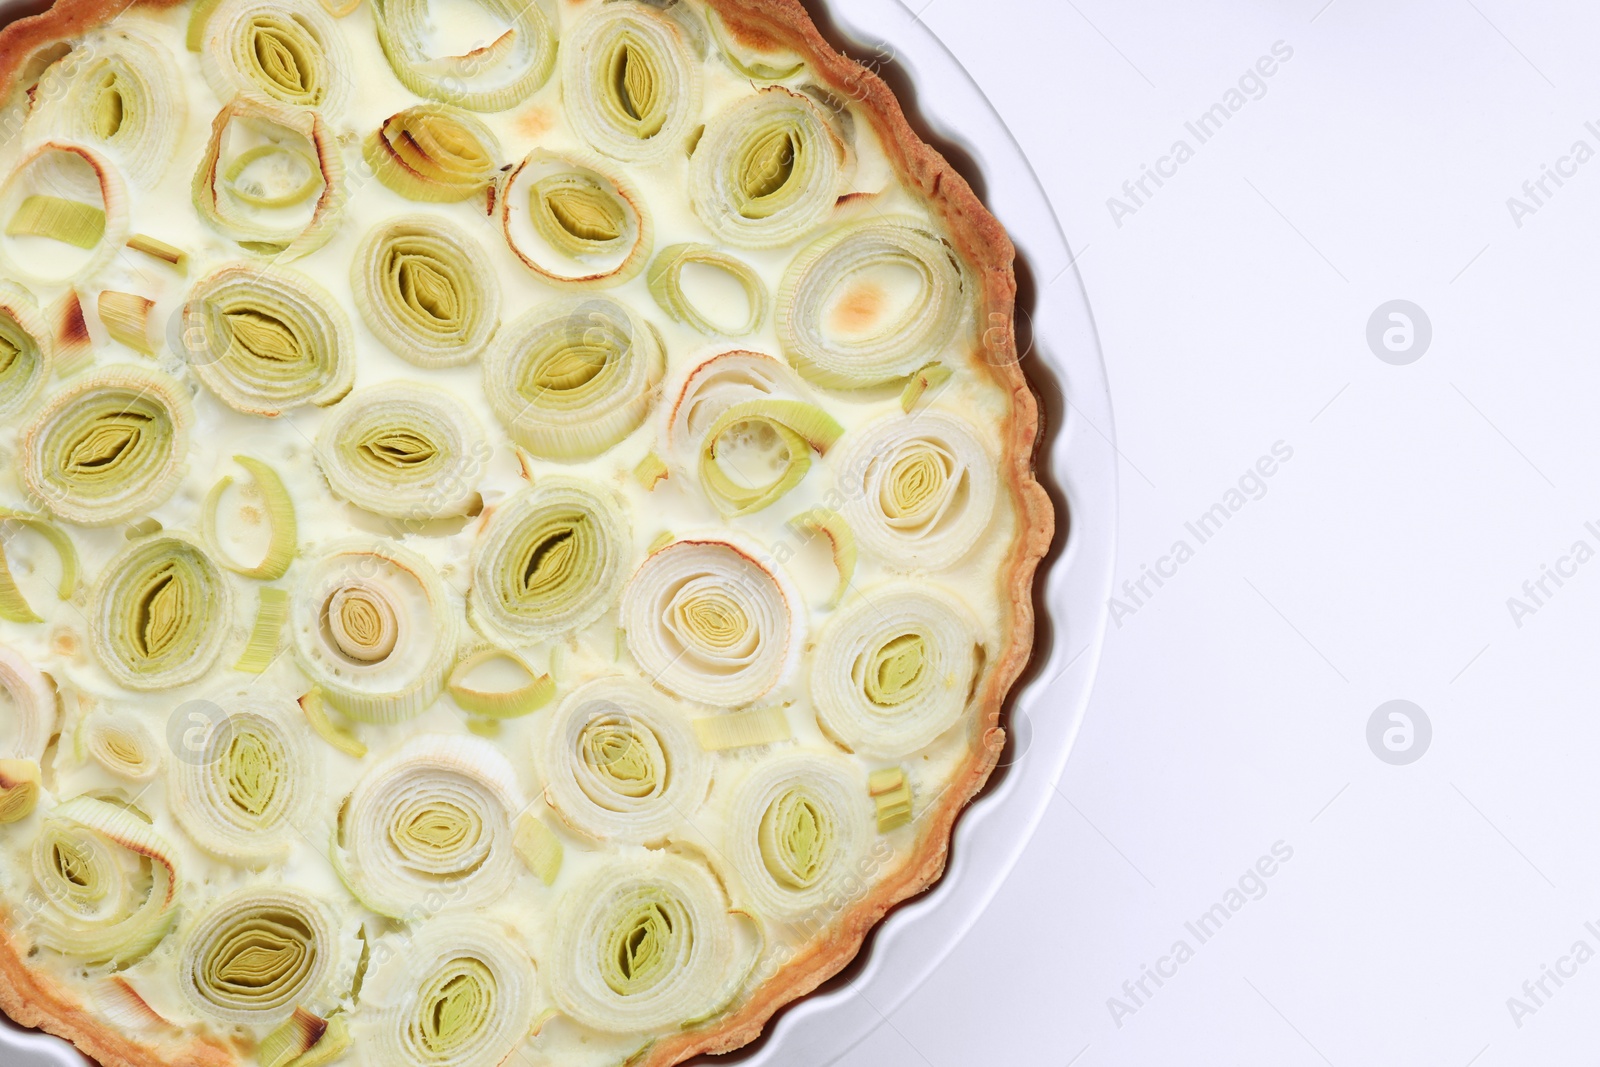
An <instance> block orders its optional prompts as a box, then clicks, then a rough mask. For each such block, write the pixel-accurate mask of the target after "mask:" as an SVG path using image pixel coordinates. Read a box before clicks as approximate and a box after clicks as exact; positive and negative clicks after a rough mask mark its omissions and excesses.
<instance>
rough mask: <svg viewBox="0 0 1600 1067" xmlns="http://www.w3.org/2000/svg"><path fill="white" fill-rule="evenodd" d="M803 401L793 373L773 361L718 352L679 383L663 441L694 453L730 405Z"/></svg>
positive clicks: (802, 390) (753, 354)
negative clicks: (665, 438) (755, 401)
mask: <svg viewBox="0 0 1600 1067" xmlns="http://www.w3.org/2000/svg"><path fill="white" fill-rule="evenodd" d="M808 396H809V394H808V393H807V391H806V389H805V387H804V386H803V385H802V384H801V383H800V380H799V379H798V378H796V377H795V373H794V371H792V370H790V369H789V367H788V366H787V365H786V364H784V363H782V362H780V361H779V360H776V359H773V358H772V357H771V356H766V355H762V354H761V353H760V352H747V351H742V350H738V351H733V352H723V353H721V354H719V355H716V356H712V357H711V358H710V359H708V360H706V361H705V362H703V363H701V364H699V365H697V366H696V367H695V368H694V369H693V370H692V371H690V372H689V375H688V377H687V378H685V380H684V383H683V387H682V388H681V389H680V390H679V391H678V399H677V401H676V402H675V403H674V404H673V407H672V421H671V422H670V423H669V424H668V426H669V437H670V439H671V441H672V444H673V445H674V447H676V448H681V449H689V450H691V451H697V450H698V449H699V448H700V446H701V445H702V444H703V443H704V442H705V439H706V435H707V434H708V433H709V432H710V430H711V427H712V425H713V424H715V423H716V422H717V420H718V419H720V418H722V416H723V415H724V414H726V413H727V411H728V409H729V408H731V407H733V406H734V405H735V404H742V403H746V402H748V401H751V400H803V399H806V398H807V397H808Z"/></svg>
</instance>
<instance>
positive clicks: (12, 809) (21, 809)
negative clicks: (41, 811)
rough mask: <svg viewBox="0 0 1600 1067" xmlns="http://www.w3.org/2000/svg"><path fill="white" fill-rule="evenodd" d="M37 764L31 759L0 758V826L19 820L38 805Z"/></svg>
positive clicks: (31, 812)
mask: <svg viewBox="0 0 1600 1067" xmlns="http://www.w3.org/2000/svg"><path fill="white" fill-rule="evenodd" d="M39 785H40V773H39V765H38V764H37V763H35V762H34V761H33V760H31V759H0V826H9V825H11V824H12V823H16V822H21V821H22V820H23V819H26V818H27V817H28V816H30V815H32V814H33V813H34V810H35V809H37V808H38V806H39Z"/></svg>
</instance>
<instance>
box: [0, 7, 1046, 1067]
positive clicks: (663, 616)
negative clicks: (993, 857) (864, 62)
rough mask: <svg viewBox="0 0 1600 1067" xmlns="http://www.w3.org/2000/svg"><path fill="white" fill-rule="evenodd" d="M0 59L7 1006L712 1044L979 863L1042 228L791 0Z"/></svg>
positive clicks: (370, 1038) (380, 1062)
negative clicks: (968, 864)
mask: <svg viewBox="0 0 1600 1067" xmlns="http://www.w3.org/2000/svg"><path fill="white" fill-rule="evenodd" d="M0 101H4V109H3V110H0V427H3V428H0V471H3V473H0V535H3V536H0V1008H3V1009H4V1011H5V1013H6V1014H7V1015H9V1016H10V1017H11V1018H12V1019H14V1020H15V1021H16V1022H18V1023H21V1024H22V1025H25V1026H35V1027H40V1028H43V1029H45V1030H47V1031H49V1032H51V1033H54V1034H58V1035H61V1036H62V1037H65V1038H67V1039H69V1040H71V1041H72V1042H74V1043H75V1044H76V1045H77V1046H78V1047H79V1048H80V1049H81V1050H82V1051H83V1052H85V1053H86V1054H88V1055H90V1056H92V1057H94V1058H95V1059H97V1060H99V1061H100V1062H101V1063H103V1064H106V1065H107V1067H177V1065H193V1067H232V1065H254V1067H324V1065H331V1064H351V1065H370V1067H495V1065H499V1064H524V1063H525V1064H529V1065H535V1067H538V1065H546V1064H549V1065H555V1064H560V1065H562V1067H590V1065H593V1067H609V1065H616V1064H624V1063H626V1064H642V1065H651V1067H667V1065H670V1064H675V1063H679V1062H681V1061H683V1060H685V1059H688V1058H690V1057H692V1056H695V1055H697V1054H700V1053H704V1052H722V1051H728V1050H731V1049H734V1048H737V1047H739V1046H741V1045H743V1044H745V1043H747V1042H749V1041H750V1040H752V1039H753V1038H755V1037H756V1036H757V1035H758V1034H759V1033H760V1031H761V1028H762V1027H763V1025H764V1024H765V1023H766V1022H767V1021H768V1020H769V1019H770V1018H771V1017H772V1015H773V1014H774V1012H775V1011H777V1010H778V1009H779V1008H780V1007H782V1006H783V1005H784V1004H786V1003H788V1002H790V1001H793V1000H794V999H796V998H798V997H801V996H804V995H805V994H807V993H808V992H810V991H811V990H813V989H815V988H816V987H817V986H818V985H819V983H821V982H822V981H824V980H825V979H827V978H828V977H830V976H831V975H833V974H835V973H837V972H838V971H839V970H840V969H841V968H842V967H844V965H845V964H846V963H848V962H849V961H850V959H851V958H852V957H853V956H854V955H855V954H856V953H857V952H858V950H859V949H860V947H861V945H862V941H863V938H864V937H865V935H866V934H867V932H868V931H869V930H870V929H871V927H872V926H873V925H874V924H875V923H876V922H878V921H879V920H880V919H881V918H882V917H883V916H884V914H885V913H886V912H887V911H888V909H889V908H891V907H892V906H893V905H894V904H896V903H897V902H899V901H901V900H904V899H905V898H907V897H909V896H911V895H913V894H916V893H918V892H920V891H921V890H923V889H924V888H926V887H927V886H928V885H929V884H931V883H932V882H933V881H934V880H935V879H936V878H937V877H938V875H939V873H940V871H941V870H942V868H943V864H944V858H945V854H946V850H947V848H948V844H949V839H950V834H951V830H952V827H953V824H954V822H955V819H956V818H957V816H958V814H959V813H960V811H961V809H962V808H963V807H964V806H965V805H966V804H967V803H968V801H970V800H971V799H972V797H973V796H974V795H975V794H976V792H977V791H978V790H979V789H980V788H981V786H982V785H983V783H984V781H985V779H986V778H987V776H988V775H989V773H990V771H991V769H992V768H993V767H994V766H995V764H996V761H997V759H998V756H999V754H1000V751H1001V747H1002V745H1003V738H1004V733H1003V729H1002V726H1001V712H1002V705H1003V703H1004V701H1005V698H1006V695H1007V691H1008V689H1009V688H1010V687H1011V686H1012V684H1013V682H1014V681H1015V680H1016V679H1017V677H1018V675H1019V673H1020V671H1021V670H1022V668H1023V666H1024V665H1025V663H1026V661H1027V660H1028V657H1029V655H1030V652H1031V650H1032V644H1033V606H1032V605H1033V602H1032V595H1031V594H1032V582H1033V576H1034V571H1035V568H1036V565H1037V563H1038V561H1039V560H1040V558H1041V557H1042V555H1043V554H1044V551H1045V549H1046V547H1047V545H1048V543H1049V541H1050V539H1051V536H1052V531H1053V515H1052V511H1051V506H1050V503H1049V499H1048V497H1047V496H1046V494H1045V493H1044V491H1043V490H1042V489H1041V488H1040V486H1039V485H1038V483H1037V482H1036V481H1035V479H1034V475H1033V460H1034V452H1035V444H1036V437H1037V434H1038V418H1037V410H1036V405H1035V401H1034V398H1033V396H1032V394H1031V392H1030V390H1029V387H1028V384H1027V382H1026V380H1025V378H1024V375H1023V373H1022V371H1021V369H1020V367H1019V365H1018V360H1017V351H1016V344H1015V337H1014V331H1013V319H1012V314H1013V299H1014V294H1015V282H1014V276H1013V274H1012V255H1013V253H1012V247H1011V244H1010V242H1009V241H1008V240H1007V238H1006V236H1005V234H1004V233H1003V231H1002V230H1001V229H1000V227H999V226H998V224H997V223H996V222H995V220H994V219H993V218H992V217H991V216H990V215H989V214H988V212H987V211H985V209H984V207H983V206H982V204H981V203H980V202H979V201H978V199H977V198H976V197H975V196H974V194H973V192H972V190H971V188H970V187H969V186H968V185H967V183H966V182H965V181H963V179H962V178H961V177H960V176H959V175H958V174H957V173H956V172H955V171H954V170H952V169H951V167H950V166H949V165H948V164H947V163H946V162H945V161H944V160H943V159H942V158H941V157H940V156H939V155H938V154H937V153H936V152H934V151H933V150H932V149H931V148H929V147H928V146H927V145H926V144H924V143H923V142H922V141H921V140H919V139H918V137H917V136H916V134H915V133H914V132H913V131H912V130H911V128H910V127H909V126H908V125H907V123H906V120H905V118H904V116H903V114H902V112H901V109H900V107H899V105H898V104H897V103H896V101H895V99H894V97H893V95H892V94H891V93H890V91H889V90H888V89H887V88H886V87H885V85H884V84H883V83H882V82H881V81H880V80H879V79H878V78H877V76H876V75H875V74H874V73H873V72H871V71H869V70H867V69H865V68H863V67H861V66H859V65H858V64H856V63H855V62H853V61H852V60H850V59H848V58H846V57H844V56H842V55H841V54H840V53H839V52H837V51H836V50H835V49H834V48H832V47H830V46H829V45H828V44H827V43H826V42H825V41H824V39H823V38H822V37H821V36H820V35H819V34H818V32H817V30H816V28H815V27H814V26H813V25H812V23H811V21H810V19H809V18H808V16H807V15H806V13H805V11H804V10H803V9H802V8H801V7H800V6H799V4H798V3H797V2H795V0H661V2H643V0H366V2H365V3H363V2H362V0H337V2H335V0H197V2H194V3H180V4H177V5H170V6H169V5H167V4H164V3H160V2H156V3H134V4H132V5H129V4H126V3H124V2H121V0H58V2H57V3H56V4H55V6H54V8H52V9H50V10H48V11H46V12H45V13H43V14H40V15H35V16H32V17H28V18H23V19H21V20H18V21H14V22H12V23H11V24H9V25H7V26H6V27H5V28H4V29H3V30H0Z"/></svg>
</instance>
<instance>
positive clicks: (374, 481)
mask: <svg viewBox="0 0 1600 1067" xmlns="http://www.w3.org/2000/svg"><path fill="white" fill-rule="evenodd" d="M316 457H317V466H318V467H320V468H321V469H322V474H323V477H325V478H327V479H328V486H329V488H331V489H332V490H333V493H334V495H335V496H338V497H342V498H343V499H345V500H348V501H350V503H352V504H354V505H356V506H357V507H360V508H365V509H366V510H368V511H370V512H373V513H374V514H377V515H388V516H390V517H392V518H397V519H438V518H444V517H446V516H452V515H467V514H471V513H473V512H474V511H475V510H476V508H477V506H478V505H479V503H480V499H481V498H480V497H479V496H478V491H477V485H478V480H479V479H480V478H481V477H482V475H483V468H484V465H485V463H486V462H487V460H488V458H489V442H488V440H487V439H486V438H485V437H484V434H483V427H482V426H480V425H479V423H478V419H477V417H476V416H475V415H473V414H472V412H471V411H470V410H469V409H468V408H467V407H466V405H464V404H462V403H461V402H460V401H459V400H457V399H456V398H455V397H454V396H453V395H452V394H450V393H449V392H446V391H444V390H441V389H436V388H432V387H430V386H426V385H423V384H421V383H420V382H413V381H405V380H398V381H391V382H384V383H383V384H381V385H371V386H368V387H366V388H365V389H357V390H356V391H355V392H354V393H351V394H350V396H349V397H348V398H347V399H346V400H345V401H344V402H343V403H341V404H340V405H339V406H338V407H336V408H334V409H333V412H332V414H331V415H330V416H329V418H327V419H326V420H325V421H324V422H323V424H322V426H321V427H320V428H319V429H318V431H317V440H316Z"/></svg>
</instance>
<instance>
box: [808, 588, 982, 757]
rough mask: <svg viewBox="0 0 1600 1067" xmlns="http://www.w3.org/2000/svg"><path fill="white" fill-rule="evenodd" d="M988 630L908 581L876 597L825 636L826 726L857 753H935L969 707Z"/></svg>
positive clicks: (843, 612)
mask: <svg viewBox="0 0 1600 1067" xmlns="http://www.w3.org/2000/svg"><path fill="white" fill-rule="evenodd" d="M979 633H980V631H979V629H978V625H977V623H976V622H975V621H974V620H973V619H972V616H971V615H970V613H969V612H968V611H967V610H966V608H964V607H963V606H962V605H961V603H960V602H959V601H958V600H956V598H955V597H954V596H953V595H952V594H950V593H948V592H946V591H945V590H943V589H940V588H938V587H937V586H933V585H929V584H926V583H921V582H919V583H911V582H904V581H901V582H891V583H888V584H885V585H879V586H875V587H873V588H871V589H869V590H867V591H866V592H865V593H863V594H862V595H861V596H860V597H858V598H857V599H855V600H854V601H852V602H851V603H849V604H847V605H846V606H845V607H843V608H842V609H840V610H839V612H838V614H836V615H835V616H834V617H833V618H832V619H830V620H829V621H828V624H827V626H826V627H824V628H823V631H822V634H821V636H820V637H819V638H818V639H817V647H816V652H815V656H814V658H813V660H812V663H811V695H812V698H813V700H815V702H816V708H817V722H818V723H819V724H820V725H821V726H822V729H823V730H824V731H825V732H826V733H828V734H829V736H831V737H833V738H834V739H835V740H837V741H838V742H839V743H840V744H842V745H844V746H845V747H846V748H847V749H849V750H850V751H852V752H861V753H866V754H868V755H874V756H884V757H888V758H891V759H893V758H898V757H901V756H907V755H910V754H911V753H913V752H916V751H918V750H920V749H922V748H925V747H927V746H928V745H930V744H932V743H933V742H934V741H935V740H936V739H938V737H939V736H940V735H941V734H943V733H944V732H945V731H947V730H949V729H950V728H951V727H953V726H955V725H956V723H958V722H960V721H961V717H962V713H963V712H964V711H966V709H967V701H968V698H969V697H970V696H971V694H972V689H973V683H974V681H975V679H976V675H977V671H978V669H979V667H980V665H981V660H980V659H979V655H980V651H979V646H978V641H979V640H980V637H979Z"/></svg>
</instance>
